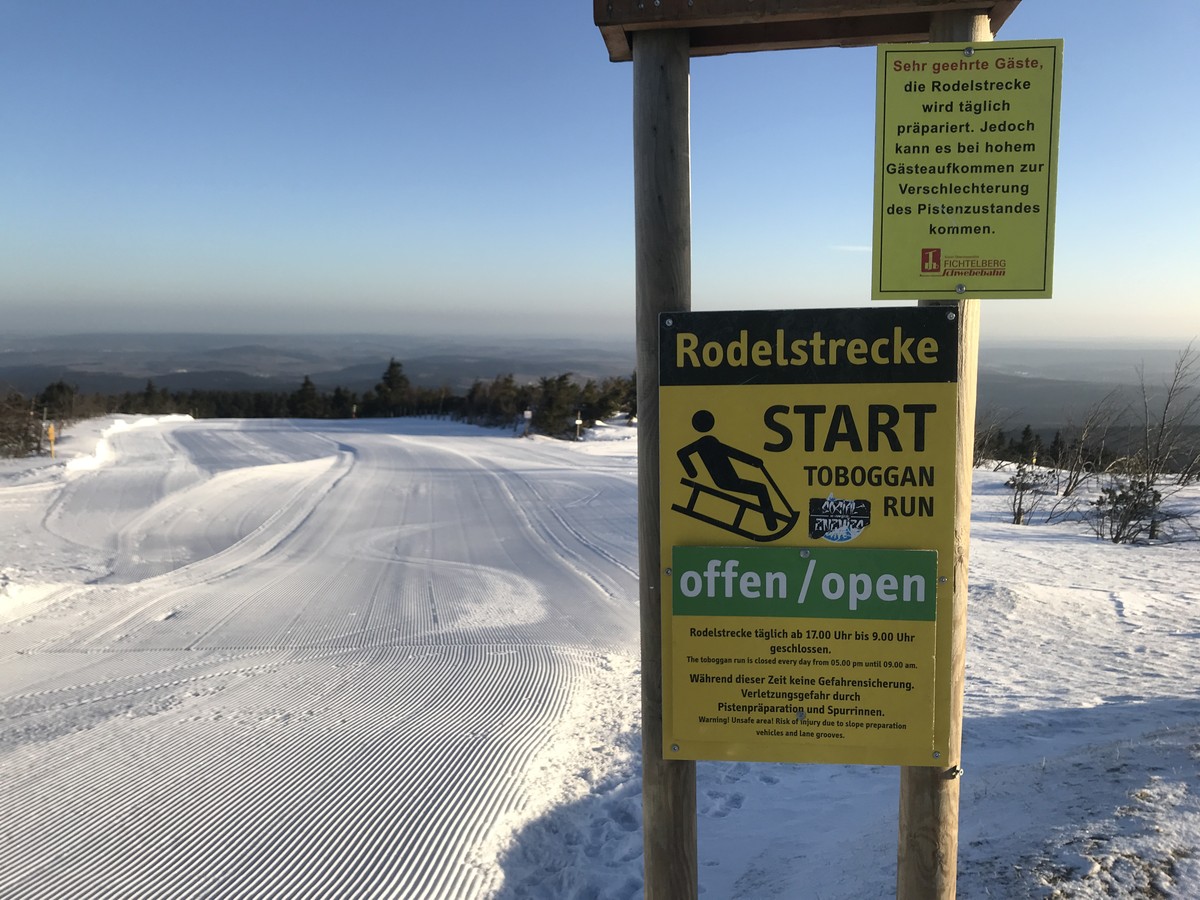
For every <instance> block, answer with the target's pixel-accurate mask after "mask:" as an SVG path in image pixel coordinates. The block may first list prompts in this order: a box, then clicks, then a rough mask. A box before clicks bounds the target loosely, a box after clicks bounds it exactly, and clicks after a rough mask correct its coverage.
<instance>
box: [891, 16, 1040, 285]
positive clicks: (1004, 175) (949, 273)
mask: <svg viewBox="0 0 1200 900" xmlns="http://www.w3.org/2000/svg"><path fill="white" fill-rule="evenodd" d="M1062 48H1063V43H1062V41H1061V40H1046V41H994V42H991V43H981V44H970V45H968V44H885V45H881V46H880V47H879V49H878V70H877V81H878V92H877V104H878V105H877V110H876V120H875V128H876V134H875V216H874V239H873V241H872V246H873V257H872V284H871V297H872V299H874V300H907V299H931V300H945V299H954V298H957V297H964V296H965V297H1049V296H1050V295H1051V290H1052V281H1053V268H1054V200H1055V192H1056V180H1057V170H1058V119H1059V104H1060V97H1061V91H1062Z"/></svg>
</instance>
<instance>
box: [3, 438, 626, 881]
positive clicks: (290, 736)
mask: <svg viewBox="0 0 1200 900" xmlns="http://www.w3.org/2000/svg"><path fill="white" fill-rule="evenodd" d="M110 440H111V443H112V456H113V459H112V462H111V463H110V464H108V465H102V466H98V467H97V468H95V469H94V470H93V471H85V472H81V473H79V474H77V475H76V476H75V477H73V478H71V479H68V480H66V481H65V482H64V483H63V485H62V487H61V489H60V490H59V491H58V494H57V497H56V499H55V500H54V502H53V503H52V504H50V505H49V506H48V513H47V515H46V518H45V522H44V527H45V529H46V531H47V533H48V534H49V535H53V536H55V537H56V538H57V539H60V540H69V541H74V542H77V543H80V544H84V545H86V546H88V547H90V548H92V549H94V550H95V551H97V552H101V553H107V554H110V555H111V565H110V566H109V570H110V573H109V575H107V576H106V577H104V578H101V579H97V580H96V581H95V583H92V584H79V585H63V586H61V587H60V588H59V589H57V590H56V591H55V592H53V593H52V594H51V595H50V596H49V598H48V599H47V600H46V601H45V602H44V603H43V605H41V606H40V607H38V609H37V610H36V611H35V612H33V613H29V612H28V611H27V610H26V611H23V614H22V616H21V617H20V618H19V619H15V620H12V621H8V622H6V623H4V624H3V626H2V627H0V661H2V663H3V666H4V672H5V673H6V678H5V681H4V684H3V688H2V690H3V696H2V699H0V728H2V729H3V732H2V737H0V751H2V752H3V761H2V769H3V773H4V775H3V778H4V797H3V804H2V814H3V829H4V834H5V839H4V841H3V842H2V844H0V897H3V898H5V900H18V898H22V900H25V898H28V900H33V898H38V900H51V898H53V900H84V898H137V900H150V898H164V900H166V898H170V900H182V898H213V900H215V898H238V900H242V898H252V897H263V898H267V897H269V898H418V897H419V898H474V897H487V896H492V895H494V894H496V893H497V892H498V891H500V890H501V888H502V886H503V883H504V878H505V873H504V871H503V868H502V866H501V865H499V864H498V859H499V858H500V857H501V856H502V855H503V851H504V849H505V846H506V840H507V839H508V838H510V837H511V836H512V835H511V832H512V830H513V829H514V828H517V827H520V826H522V825H526V824H527V823H528V820H529V818H530V815H531V814H533V813H536V810H532V809H531V807H537V806H538V805H539V804H543V805H544V804H546V803H547V802H553V798H554V797H555V796H556V795H561V796H563V797H567V796H569V791H566V790H565V789H560V788H559V787H557V786H556V785H553V784H546V783H545V779H546V778H547V777H550V776H551V775H552V774H553V773H554V772H556V771H557V770H556V769H555V768H554V766H553V764H552V762H550V760H552V758H553V756H554V754H555V748H556V746H557V745H559V744H561V742H564V741H577V740H581V739H587V735H586V732H587V731H588V729H589V727H591V726H590V723H591V714H590V709H589V707H590V703H589V700H590V698H592V697H593V694H592V692H593V690H599V689H603V688H604V682H605V679H609V680H611V679H612V678H613V677H615V674H620V673H621V672H624V673H625V674H626V675H627V674H628V672H629V671H630V668H631V666H616V667H614V666H613V665H612V662H613V660H615V659H621V660H629V659H631V658H632V657H634V656H636V629H637V614H636V606H635V602H634V601H635V598H636V586H635V583H634V577H633V574H632V572H633V567H634V555H635V548H634V536H633V535H630V534H625V533H622V529H620V528H618V527H609V526H607V525H606V516H605V512H606V510H609V509H611V510H613V511H614V519H613V521H614V522H620V523H625V522H627V521H628V512H629V509H630V508H631V504H632V503H633V499H632V496H633V492H634V486H633V479H632V475H631V474H630V473H628V472H625V471H618V470H617V469H616V468H615V467H614V468H612V469H611V470H609V469H606V468H605V466H604V465H603V462H601V463H599V464H598V465H597V467H595V468H594V470H592V471H588V472H583V473H582V477H581V469H580V468H579V467H578V464H577V462H576V463H572V464H571V465H569V466H567V465H564V466H561V467H559V466H557V465H556V462H555V460H556V459H558V458H561V457H559V456H558V454H559V453H561V452H562V449H561V448H556V447H554V446H552V445H546V446H544V447H531V446H530V443H529V442H526V441H522V442H519V443H520V445H521V452H520V453H519V454H518V453H515V452H514V448H515V447H516V444H515V443H514V439H512V438H508V437H497V436H494V435H493V434H489V433H485V432H482V431H468V430H466V429H459V428H455V427H447V426H444V425H441V424H438V423H410V422H403V423H399V424H396V425H394V426H393V427H391V428H389V427H387V426H386V425H383V426H381V425H380V424H379V423H343V424H341V425H335V426H332V427H330V426H329V424H328V423H311V427H310V423H303V422H292V423H261V422H220V423H205V422H196V423H190V422H172V423H159V424H154V425H148V426H146V427H143V428H138V429H131V430H128V431H123V432H120V433H118V434H116V435H114V436H112V438H111V439H110ZM125 461H133V462H132V463H131V464H129V465H124V464H123V462H125ZM618 513H619V514H618ZM547 798H550V799H549V800H547Z"/></svg>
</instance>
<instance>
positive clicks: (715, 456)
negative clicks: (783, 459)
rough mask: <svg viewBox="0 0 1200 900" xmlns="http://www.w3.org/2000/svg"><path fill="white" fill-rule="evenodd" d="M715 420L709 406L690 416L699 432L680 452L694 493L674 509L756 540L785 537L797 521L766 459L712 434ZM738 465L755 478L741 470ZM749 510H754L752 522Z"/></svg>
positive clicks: (684, 481)
mask: <svg viewBox="0 0 1200 900" xmlns="http://www.w3.org/2000/svg"><path fill="white" fill-rule="evenodd" d="M715 425H716V418H715V417H714V416H713V414H712V413H711V412H709V411H708V410H707V409H701V410H697V411H696V413H695V415H693V416H692V427H693V428H694V429H696V431H698V432H699V433H700V435H701V436H700V437H698V438H697V439H696V440H694V441H692V442H691V443H690V444H688V445H687V446H686V447H683V448H682V449H680V450H679V451H678V453H677V454H676V455H677V456H678V457H679V462H680V463H681V464H682V466H683V471H684V472H685V473H686V476H687V477H686V478H681V479H680V484H682V485H683V486H684V487H687V488H690V489H691V496H690V498H689V499H688V502H687V505H686V506H680V505H679V504H675V505H673V506H672V507H671V508H672V509H674V510H676V511H677V512H681V513H683V514H684V515H686V516H691V517H692V518H694V519H700V520H701V521H702V522H708V523H709V524H710V525H716V526H717V527H718V528H723V529H725V530H726V531H732V532H733V533H734V534H738V535H741V536H742V537H745V538H749V539H751V540H754V541H773V540H776V539H778V538H781V537H783V536H784V535H785V534H787V533H788V532H789V531H791V530H792V526H794V525H795V524H796V520H797V518H798V516H797V515H796V512H795V510H793V509H792V508H791V506H790V505H789V504H788V502H787V500H786V499H785V498H784V496H783V494H782V493H781V492H780V490H779V487H778V485H776V484H775V480H774V479H773V478H771V473H770V472H768V471H767V468H766V466H765V465H764V463H763V461H762V459H761V458H759V457H757V456H755V455H754V454H752V453H747V452H746V451H745V450H739V449H738V448H737V447H731V446H729V445H728V444H725V443H723V442H722V441H720V440H719V439H718V438H717V437H716V436H714V435H713V434H710V432H711V431H712V430H713V427H714V426H715ZM693 457H694V458H695V459H693ZM696 460H698V461H699V462H700V466H697V465H696ZM739 464H741V467H742V471H746V470H747V469H748V470H749V471H748V472H747V474H749V475H751V476H752V477H745V475H743V474H742V472H739ZM747 513H751V514H752V515H751V516H750V518H749V521H747ZM760 520H761V526H760V525H759V522H760Z"/></svg>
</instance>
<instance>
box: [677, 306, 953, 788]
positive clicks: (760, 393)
mask: <svg viewBox="0 0 1200 900" xmlns="http://www.w3.org/2000/svg"><path fill="white" fill-rule="evenodd" d="M957 335H958V322H957V321H956V317H955V311H954V310H953V309H947V308H936V307H920V308H917V307H906V308H900V309H885V308H877V309H866V310H863V309H858V310H800V311H788V312H775V311H772V312H728V313H725V312H719V313H673V314H667V315H664V316H662V318H661V320H660V383H661V388H660V398H659V399H660V416H661V419H660V421H661V439H662V447H661V454H660V460H659V464H660V476H661V485H662V487H661V492H662V493H661V498H660V502H661V522H662V525H661V529H662V531H661V550H662V559H663V564H664V566H666V567H668V568H667V572H666V575H667V577H666V578H664V579H663V592H664V594H663V603H662V609H663V622H662V625H663V718H664V721H663V735H664V740H663V753H664V756H665V757H666V758H667V759H672V758H675V759H736V760H746V761H776V762H830V763H870V764H881V765H918V766H937V765H954V764H956V763H957V760H951V759H948V757H947V748H948V746H949V734H948V730H949V725H950V697H951V691H950V666H949V654H950V646H949V639H950V627H949V616H950V612H951V611H950V600H949V598H950V597H951V595H952V592H953V591H952V589H953V585H952V584H951V579H952V577H953V568H952V558H953V547H954V506H955V498H954V480H955V479H954V464H955V428H956V421H955V419H956V405H957V384H956V381H955V378H956V371H957V346H958V339H957ZM943 623H944V624H943Z"/></svg>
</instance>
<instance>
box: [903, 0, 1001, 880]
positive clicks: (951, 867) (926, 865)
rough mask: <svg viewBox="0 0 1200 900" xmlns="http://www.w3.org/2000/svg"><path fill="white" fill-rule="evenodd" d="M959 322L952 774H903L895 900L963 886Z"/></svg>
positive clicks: (951, 35)
mask: <svg viewBox="0 0 1200 900" xmlns="http://www.w3.org/2000/svg"><path fill="white" fill-rule="evenodd" d="M929 39H930V41H933V42H938V41H953V42H958V41H962V42H974V43H982V42H985V41H990V40H991V39H992V30H991V22H990V20H989V18H988V16H987V15H986V14H980V13H978V12H973V11H970V10H967V11H962V12H948V13H939V14H938V15H936V16H935V17H934V20H933V23H932V28H931V30H930V36H929ZM919 305H921V306H944V307H946V308H947V310H955V311H956V312H957V314H958V317H959V335H958V428H957V435H956V437H957V444H958V446H957V448H956V454H955V456H956V458H955V462H954V472H955V486H954V487H955V497H956V508H955V510H954V591H953V596H952V598H951V602H952V604H953V610H954V613H953V621H952V623H951V629H952V631H953V637H952V643H953V647H952V650H951V656H950V660H949V665H950V667H951V691H950V699H951V712H950V741H949V746H950V751H949V752H950V759H949V760H948V764H949V766H950V767H926V766H903V767H901V769H900V838H899V851H898V862H897V866H896V898H897V900H953V898H954V896H955V894H956V889H957V880H958V800H959V774H960V772H961V770H960V769H959V768H958V761H959V759H960V755H961V751H962V714H963V682H964V680H965V669H966V648H967V561H968V557H969V554H970V538H971V472H972V464H973V457H974V451H975V383H976V377H977V374H978V370H979V301H978V300H958V301H953V300H950V301H937V300H922V301H920V302H919Z"/></svg>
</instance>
